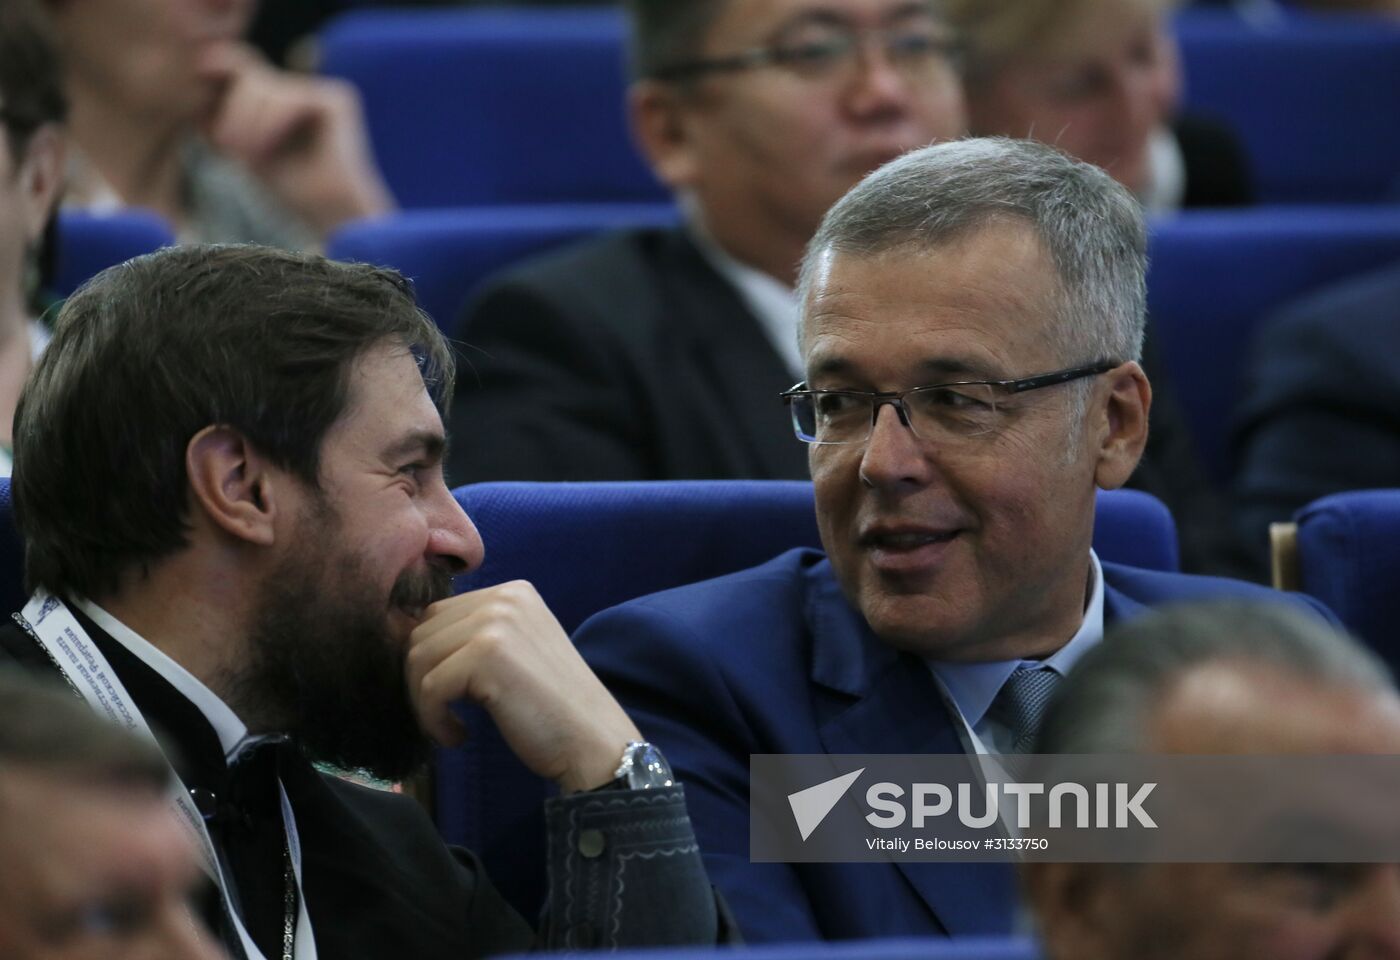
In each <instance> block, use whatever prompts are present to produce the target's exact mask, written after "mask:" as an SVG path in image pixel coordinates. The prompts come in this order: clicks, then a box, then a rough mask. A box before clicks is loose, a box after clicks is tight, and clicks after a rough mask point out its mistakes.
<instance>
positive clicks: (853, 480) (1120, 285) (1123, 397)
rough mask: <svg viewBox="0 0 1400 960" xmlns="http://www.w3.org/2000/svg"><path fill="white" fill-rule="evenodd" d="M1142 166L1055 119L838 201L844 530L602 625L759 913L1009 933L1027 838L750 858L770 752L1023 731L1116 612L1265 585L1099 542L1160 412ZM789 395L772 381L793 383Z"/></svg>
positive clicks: (836, 298)
mask: <svg viewBox="0 0 1400 960" xmlns="http://www.w3.org/2000/svg"><path fill="white" fill-rule="evenodd" d="M1145 246H1146V240H1145V231H1144V227H1143V219H1142V213H1141V211H1140V209H1139V207H1138V204H1137V203H1136V202H1135V201H1134V200H1133V198H1132V196H1131V195H1130V194H1129V193H1128V192H1127V191H1126V190H1125V189H1124V188H1123V187H1122V186H1121V185H1119V184H1118V183H1116V182H1115V181H1114V180H1113V179H1112V178H1110V177H1109V176H1108V175H1107V174H1106V173H1104V172H1103V171H1102V170H1100V169H1099V168H1097V167H1093V166H1089V165H1087V164H1084V163H1080V162H1078V161H1074V160H1071V159H1069V158H1068V157H1066V156H1064V155H1063V154H1061V153H1059V152H1057V151H1055V150H1054V149H1053V148H1051V147H1047V146H1044V145H1041V144H1037V143H1034V142H1032V141H1016V140H1000V139H991V140H963V141H958V142H956V143H947V144H941V145H937V146H933V147H929V148H926V149H923V150H919V151H915V152H913V153H910V154H907V155H905V156H903V157H901V158H900V159H898V160H896V161H894V162H893V163H890V164H888V165H887V166H885V167H884V168H882V169H881V170H879V171H878V172H876V173H875V174H873V175H871V176H870V177H869V178H867V179H866V180H864V181H863V182H862V183H861V184H860V185H859V186H857V187H856V188H855V189H854V190H852V191H851V192H850V193H849V194H847V195H846V197H844V198H843V199H842V200H841V201H840V202H839V203H838V204H837V205H836V206H835V207H834V208H833V209H832V210H831V212H830V213H828V214H827V216H826V218H825V220H824V221H823V222H822V225H821V227H820V229H819V230H818V232H817V234H816V237H815V239H814V240H813V241H812V244H811V246H810V248H809V251H808V253H807V257H806V260H805V262H804V264H803V268H802V273H801V277H800V281H799V288H798V289H799V294H800V297H801V301H802V327H801V331H800V332H801V340H800V342H801V345H802V351H803V356H804V362H805V370H806V372H805V381H804V382H803V383H800V384H798V385H797V386H796V387H794V388H792V389H791V390H788V391H786V392H785V393H784V394H783V397H782V398H783V400H784V401H785V402H786V403H787V404H788V406H789V407H790V409H791V412H792V424H793V427H794V428H795V431H796V433H797V435H798V437H799V438H800V439H801V440H803V441H805V446H806V450H807V452H808V456H809V463H810V467H811V473H812V480H813V484H814V487H815V491H816V507H817V520H818V526H819V528H820V531H821V538H822V543H823V545H824V547H825V555H823V554H822V553H821V552H818V551H814V550H794V551H790V552H788V553H785V554H783V555H781V556H779V557H778V558H776V559H774V560H773V561H771V562H769V563H767V564H765V565H763V566H761V567H757V568H754V569H752V570H748V571H745V572H741V573H738V574H734V575H732V576H729V577H724V578H721V579H719V580H713V581H709V582H706V583H702V584H697V585H694V586H690V587H683V588H681V589H678V590H673V591H669V592H667V593H663V594H658V595H656V596H654V597H650V598H644V599H642V600H638V601H634V602H632V603H629V604H625V605H623V606H621V607H618V608H615V609H614V610H612V611H607V612H605V613H602V614H599V615H598V616H597V617H595V618H594V619H593V620H591V621H590V622H589V623H586V624H585V625H584V626H583V627H582V628H581V629H580V632H579V634H578V636H577V637H576V642H577V643H578V645H579V647H580V649H581V650H582V651H583V653H584V655H585V657H586V658H587V659H588V660H589V662H590V663H591V665H592V666H593V668H594V670H595V671H596V672H597V673H598V675H599V676H600V677H601V678H602V679H603V680H604V682H605V683H606V684H607V685H608V688H609V689H610V690H612V691H613V692H614V693H615V694H616V695H617V696H618V697H619V698H620V700H621V702H622V703H623V704H624V705H625V706H626V707H627V708H628V710H629V714H630V715H631V716H632V717H633V718H634V719H635V721H636V722H637V724H638V726H639V728H640V729H641V731H642V732H643V734H644V735H645V736H647V737H649V738H651V739H653V740H656V741H659V742H664V743H665V744H666V745H667V749H668V753H670V754H671V756H672V759H673V761H674V762H675V765H676V769H677V771H678V775H682V774H681V773H680V771H684V773H683V778H684V780H685V782H686V785H687V790H688V793H687V796H688V797H689V798H690V804H691V806H690V811H691V818H692V821H693V822H694V824H695V827H696V832H697V835H698V837H699V839H700V843H701V846H702V849H703V850H704V852H705V859H706V864H707V867H708V870H709V873H710V876H711V878H712V879H713V880H714V882H715V883H716V885H717V886H719V887H720V889H721V890H723V891H724V892H725V894H726V896H727V897H728V898H729V900H730V902H731V903H733V904H734V905H735V910H736V913H737V914H738V917H739V921H740V923H741V924H742V926H743V928H744V931H745V935H746V937H747V938H748V939H750V940H752V941H761V940H794V939H812V938H832V939H843V938H850V937H876V936H907V935H924V934H949V935H967V934H989V933H998V932H1005V931H1007V930H1008V929H1009V928H1010V926H1011V923H1012V919H1013V916H1014V914H1015V894H1014V883H1013V880H1012V875H1011V870H1010V867H1009V865H1007V864H996V863H977V864H972V863H965V864H956V863H912V862H898V863H878V864H827V863H814V864H798V865H791V864H781V863H750V862H749V805H748V769H749V756H750V755H751V754H770V753H782V754H806V753H832V754H859V753H903V754H928V753H961V752H969V753H971V752H976V753H1012V752H1024V751H1025V750H1026V749H1027V746H1028V744H1029V743H1030V742H1031V740H1032V738H1033V737H1034V735H1035V732H1036V727H1037V724H1038V721H1039V718H1040V716H1041V714H1042V711H1043V709H1044V706H1045V702H1046V699H1047V698H1048V696H1049V695H1050V693H1051V691H1052V690H1053V689H1054V687H1055V685H1056V683H1057V682H1058V680H1059V678H1060V677H1062V676H1063V675H1064V673H1065V672H1066V671H1068V670H1069V668H1070V667H1071V666H1072V665H1073V663H1074V661H1075V660H1076V659H1078V658H1079V657H1080V656H1081V655H1082V654H1083V653H1085V652H1086V651H1087V650H1088V649H1090V648H1092V647H1093V646H1094V645H1095V644H1097V643H1098V642H1099V640H1100V638H1101V637H1102V635H1103V630H1104V626H1105V624H1106V623H1112V622H1114V621H1117V620H1122V619H1126V618H1130V617H1132V616H1134V615H1135V614H1137V613H1139V612H1140V611H1142V610H1143V609H1144V608H1145V607H1148V606H1152V605H1156V604H1160V603H1165V602H1172V601H1184V600H1188V599H1205V598H1210V597H1218V596H1246V597H1248V596H1253V597H1256V598H1260V599H1268V598H1273V599H1274V600H1275V601H1283V600H1284V597H1283V595H1282V594H1277V593H1274V592H1273V591H1269V590H1266V589H1264V588H1262V587H1257V586H1253V585H1250V584H1245V583H1240V582H1237V581H1231V580H1222V579H1214V578H1205V577H1193V576H1186V575H1182V574H1174V573H1161V572H1151V571H1147V570H1138V569H1132V568H1127V567H1121V566H1116V565H1114V564H1111V563H1100V561H1099V559H1098V557H1096V556H1095V554H1094V552H1093V550H1092V549H1091V543H1092V536H1093V529H1094V506H1095V496H1096V492H1097V490H1098V489H1113V488H1116V487H1119V486H1121V485H1122V484H1123V483H1124V481H1125V480H1127V478H1128V476H1129V474H1130V473H1132V471H1133V468H1134V466H1135V465H1136V464H1137V461H1138V458H1139V457H1140V456H1141V455H1142V450H1143V446H1144V444H1145V443H1146V440H1147V417H1148V410H1149V408H1150V406H1151V402H1152V389H1151V387H1150V386H1149V384H1148V381H1147V378H1146V376H1145V375H1144V374H1143V372H1142V368H1141V367H1140V366H1139V363H1138V358H1139V356H1140V352H1141V348H1142V337H1143V322H1144V312H1145V307H1144V298H1145V293H1144V270H1145V256H1144V250H1145ZM775 401H776V398H772V397H770V398H769V399H768V401H767V402H768V403H770V404H774V403H775Z"/></svg>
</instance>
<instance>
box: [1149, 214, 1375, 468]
mask: <svg viewBox="0 0 1400 960" xmlns="http://www.w3.org/2000/svg"><path fill="white" fill-rule="evenodd" d="M1149 253H1150V256H1151V266H1150V268H1149V272H1148V278H1147V304H1148V312H1149V314H1150V315H1151V317H1152V329H1153V334H1154V336H1157V337H1159V338H1160V342H1161V347H1162V350H1161V352H1162V355H1163V358H1164V359H1165V361H1166V366H1167V369H1168V371H1169V373H1170V374H1171V378H1172V382H1173V385H1174V387H1175V392H1176V396H1177V399H1178V401H1179V402H1180V404H1181V407H1182V409H1183V412H1184V413H1185V415H1186V419H1187V422H1188V423H1189V424H1190V426H1191V432H1192V436H1193V438H1194V439H1195V441H1196V446H1197V449H1198V451H1199V452H1200V454H1201V458H1202V460H1203V461H1204V462H1205V465H1206V467H1207V469H1208V471H1209V472H1210V473H1212V474H1213V475H1214V476H1215V477H1216V478H1217V479H1218V480H1224V479H1225V478H1227V477H1228V476H1229V474H1230V471H1231V469H1232V465H1231V464H1230V462H1229V457H1228V446H1229V426H1230V415H1231V412H1232V411H1233V410H1234V408H1235V405H1236V404H1237V403H1238V401H1239V399H1240V396H1239V392H1240V379H1241V375H1242V373H1243V369H1244V360H1245V353H1246V350H1247V348H1248V344H1249V342H1250V339H1251V337H1253V336H1254V334H1255V330H1256V327H1257V326H1258V324H1259V322H1260V321H1261V320H1264V319H1265V318H1266V317H1267V316H1268V315H1269V314H1271V313H1273V312H1274V310H1276V309H1277V308H1279V307H1281V306H1282V305H1283V304H1285V303H1287V302H1289V301H1290V300H1292V299H1294V298H1295V297H1298V296H1300V295H1302V294H1304V293H1306V292H1308V291H1310V290H1313V289H1315V288H1318V287H1321V286H1323V285H1325V284H1327V283H1331V282H1333V281H1335V280H1340V279H1342V278H1343V277H1346V276H1350V275H1352V274H1358V273H1362V272H1365V271H1367V270H1370V269H1374V268H1376V267H1379V266H1381V265H1383V264H1385V263H1387V262H1389V261H1391V260H1394V259H1396V258H1400V206H1395V207H1376V208H1371V209H1362V208H1346V207H1338V208H1301V207H1293V208H1273V209H1257V210H1246V211H1232V212H1228V213H1226V212H1188V213H1183V214H1180V215H1178V216H1176V217H1171V218H1168V219H1163V220H1159V221H1157V222H1156V223H1154V224H1153V230H1152V238H1151V246H1150V250H1149Z"/></svg>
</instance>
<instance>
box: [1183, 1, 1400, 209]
mask: <svg viewBox="0 0 1400 960" xmlns="http://www.w3.org/2000/svg"><path fill="white" fill-rule="evenodd" d="M1175 27H1176V34H1177V37H1178V39H1179V40H1180V43H1181V63H1182V74H1183V76H1184V77H1185V81H1186V90H1185V107H1186V109H1187V110H1189V111H1191V112H1193V113H1198V114H1201V115H1203V116H1211V117H1215V118H1217V119H1221V120H1224V121H1226V122H1227V123H1228V124H1229V125H1230V127H1231V128H1232V129H1233V130H1234V131H1235V132H1236V133H1237V134H1238V135H1239V136H1240V139H1241V140H1242V141H1243V143H1244V146H1245V149H1246V152H1247V153H1248V155H1249V157H1250V161H1251V166H1252V167H1253V170H1254V177H1255V186H1256V189H1257V191H1258V198H1259V200H1260V201H1261V202H1264V203H1350V202H1374V201H1378V200H1391V201H1397V202H1400V21H1395V20H1394V19H1387V18H1383V17H1363V16H1342V15H1338V14H1327V15H1316V14H1314V15H1308V14H1305V13H1290V14H1288V15H1285V16H1281V17H1278V18H1275V19H1271V20H1270V21H1269V22H1267V23H1262V24H1261V23H1257V22H1251V21H1248V20H1245V19H1242V18H1240V17H1238V16H1237V15H1235V14H1233V13H1230V12H1229V11H1222V10H1199V9H1198V10H1190V11H1186V12H1185V13H1183V14H1181V15H1180V16H1178V17H1177V18H1176V21H1175Z"/></svg>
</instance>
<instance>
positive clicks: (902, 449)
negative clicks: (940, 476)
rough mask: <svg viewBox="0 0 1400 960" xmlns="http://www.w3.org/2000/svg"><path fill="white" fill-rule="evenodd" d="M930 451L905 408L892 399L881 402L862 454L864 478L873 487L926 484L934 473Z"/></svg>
mask: <svg viewBox="0 0 1400 960" xmlns="http://www.w3.org/2000/svg"><path fill="white" fill-rule="evenodd" d="M928 452H929V451H928V448H927V445H926V444H924V443H923V442H922V441H921V440H920V439H919V438H918V437H916V436H915V435H914V431H913V430H911V429H910V428H909V425H908V423H907V421H906V420H905V419H904V416H903V410H902V409H901V408H899V407H896V406H895V405H894V404H892V403H886V404H881V405H880V406H879V407H878V408H877V409H876V413H875V422H874V423H873V424H872V425H871V427H870V439H868V440H866V441H865V451H864V452H863V453H862V454H861V458H860V479H861V482H862V483H864V484H865V485H866V486H867V487H871V488H891V487H900V486H922V485H924V484H926V483H928V482H929V479H930V477H931V476H932V474H933V465H932V464H931V463H930V461H929V457H928Z"/></svg>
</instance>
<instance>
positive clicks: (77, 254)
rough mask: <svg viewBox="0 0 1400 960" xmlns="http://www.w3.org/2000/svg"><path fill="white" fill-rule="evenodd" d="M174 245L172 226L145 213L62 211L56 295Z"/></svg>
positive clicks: (125, 211) (54, 283) (54, 285)
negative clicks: (119, 265) (114, 267)
mask: <svg viewBox="0 0 1400 960" xmlns="http://www.w3.org/2000/svg"><path fill="white" fill-rule="evenodd" d="M174 242H175V234H174V232H173V231H172V230H171V229H170V225H169V224H168V223H166V222H165V221H164V220H162V219H161V218H160V217H158V216H156V215H155V214H154V213H149V212H147V211H145V210H122V211H119V212H116V213H86V212H83V211H80V210H62V211H60V212H59V214H58V262H57V264H56V265H55V271H54V273H55V276H54V282H53V293H55V294H56V295H58V296H60V297H66V296H68V295H69V294H71V293H72V292H73V291H74V290H76V289H78V287H79V286H81V285H82V283H83V281H85V280H87V279H88V278H89V277H91V276H93V275H94V274H97V273H100V272H102V271H103V270H106V269H107V268H108V267H111V266H115V265H116V264H118V263H123V262H125V261H127V260H130V259H131V258H132V257H139V256H140V255H141V254H143V253H150V252H151V251H152V250H156V249H158V248H160V247H165V246H169V245H170V244H172V243H174Z"/></svg>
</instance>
